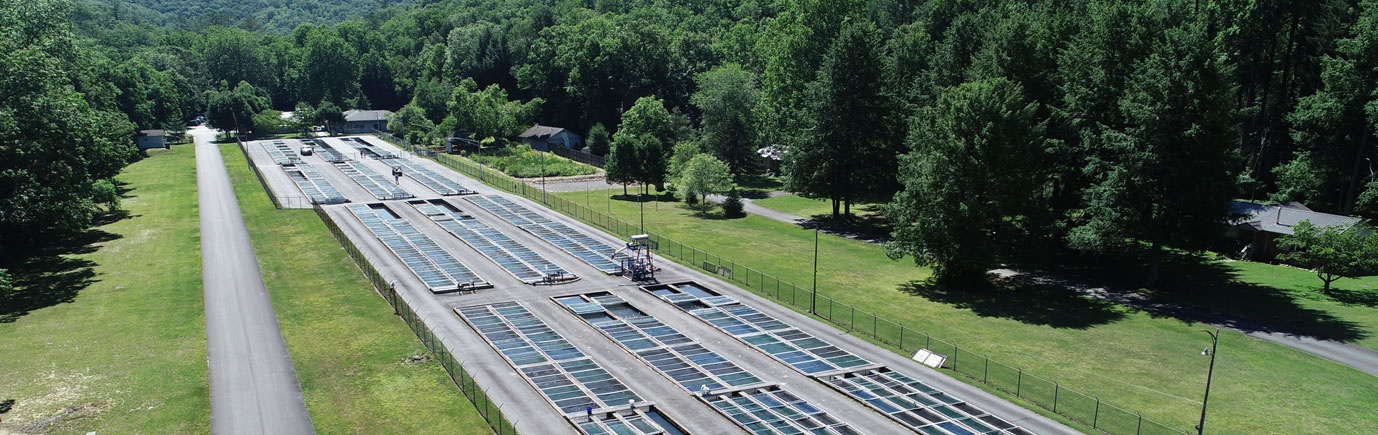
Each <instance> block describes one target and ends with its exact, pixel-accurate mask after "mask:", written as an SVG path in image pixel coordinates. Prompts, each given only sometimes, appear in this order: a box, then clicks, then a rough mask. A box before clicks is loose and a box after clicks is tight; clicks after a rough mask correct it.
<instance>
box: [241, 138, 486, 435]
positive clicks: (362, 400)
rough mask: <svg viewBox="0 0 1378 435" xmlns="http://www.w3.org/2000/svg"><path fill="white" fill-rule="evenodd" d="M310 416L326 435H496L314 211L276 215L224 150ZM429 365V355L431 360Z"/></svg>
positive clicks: (254, 182)
mask: <svg viewBox="0 0 1378 435" xmlns="http://www.w3.org/2000/svg"><path fill="white" fill-rule="evenodd" d="M220 149H221V154H222V155H223V156H224V158H225V162H226V166H227V167H228V169H229V173H230V179H231V180H232V181H233V182H234V187H235V196H237V197H238V198H239V206H240V208H241V210H242V211H243V214H244V223H245V225H247V226H248V229H249V235H250V238H251V239H252V240H253V245H254V252H255V253H256V254H257V255H258V263H259V267H260V268H261V269H262V272H263V281H264V282H265V283H266V284H267V286H268V293H269V296H270V297H271V298H272V301H273V310H274V311H275V312H276V314H277V319H278V324H279V325H280V326H281V328H282V336H283V338H284V339H285V340H286V342H287V350H288V351H289V352H290V353H291V355H292V363H293V365H294V366H295V367H296V370H297V377H298V379H299V380H300V382H301V387H302V393H303V394H304V395H305V397H306V408H307V411H309V412H310V414H311V421H312V422H313V423H315V425H316V431H317V432H321V433H344V432H349V433H471V434H478V433H492V431H491V430H490V429H489V428H488V425H487V423H485V422H484V421H483V418H482V417H480V416H479V414H478V412H477V411H476V410H475V409H474V407H473V405H472V404H471V403H469V401H468V400H466V399H465V398H464V396H463V395H462V394H461V393H460V392H459V390H458V389H457V387H455V385H454V384H453V383H452V382H451V381H450V378H449V377H448V375H446V373H445V370H444V368H442V367H441V366H440V363H439V362H436V361H435V360H429V359H428V360H426V361H423V362H410V361H408V360H407V359H408V357H410V356H411V355H428V353H427V350H426V348H425V346H423V345H422V344H421V342H419V341H417V339H416V336H415V335H413V334H412V331H411V330H410V329H408V327H407V325H406V324H405V323H403V322H402V321H401V320H400V319H399V318H397V317H396V316H394V315H393V314H392V308H390V307H389V306H388V304H387V302H386V301H384V300H383V299H382V298H381V297H379V296H378V294H377V293H376V292H375V291H374V290H373V287H372V286H371V285H370V284H369V283H368V281H367V280H366V279H365V278H364V276H363V274H362V273H361V272H360V271H359V269H358V267H357V266H355V265H354V263H353V262H352V261H351V260H350V259H349V256H348V255H347V254H346V253H345V252H344V249H342V248H341V247H340V244H339V242H337V241H335V239H334V238H333V237H332V236H331V235H330V231H329V230H328V229H326V227H325V225H324V224H323V223H322V222H321V220H320V218H319V217H318V216H317V215H316V213H315V212H314V211H312V210H278V209H275V208H273V205H272V203H271V202H269V201H268V198H267V196H265V195H264V193H263V188H262V187H261V186H260V185H259V183H258V180H257V179H256V178H255V176H254V173H253V172H252V170H251V169H249V166H248V162H247V160H245V159H244V155H243V154H242V153H241V152H240V151H239V149H238V148H237V147H236V146H235V145H223V146H221V148H220ZM428 356H429V355H428Z"/></svg>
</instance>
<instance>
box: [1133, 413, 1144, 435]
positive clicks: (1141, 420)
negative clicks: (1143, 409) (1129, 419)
mask: <svg viewBox="0 0 1378 435" xmlns="http://www.w3.org/2000/svg"><path fill="white" fill-rule="evenodd" d="M1143 430H1144V415H1143V414H1139V426H1138V427H1135V428H1134V435H1139V433H1140V432H1142V431H1143Z"/></svg>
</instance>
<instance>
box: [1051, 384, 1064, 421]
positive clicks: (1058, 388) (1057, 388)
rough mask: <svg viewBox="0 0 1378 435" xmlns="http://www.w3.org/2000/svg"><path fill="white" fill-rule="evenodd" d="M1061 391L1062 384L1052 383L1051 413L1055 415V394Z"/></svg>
mask: <svg viewBox="0 0 1378 435" xmlns="http://www.w3.org/2000/svg"><path fill="white" fill-rule="evenodd" d="M1061 390H1062V384H1059V383H1058V382H1057V381H1053V413H1054V414H1056V413H1057V393H1058V392H1059V391H1061Z"/></svg>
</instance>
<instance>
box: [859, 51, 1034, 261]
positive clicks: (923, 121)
mask: <svg viewBox="0 0 1378 435" xmlns="http://www.w3.org/2000/svg"><path fill="white" fill-rule="evenodd" d="M1037 110H1038V104H1037V103H1029V102H1028V100H1027V99H1026V98H1025V96H1024V93H1023V87H1022V86H1020V85H1019V84H1018V83H1015V82H1012V81H1009V80H1007V79H1004V78H996V79H987V80H983V81H979V82H968V83H964V84H962V85H961V86H958V87H956V88H953V89H951V90H949V91H948V92H945V93H944V94H943V95H942V97H941V98H939V99H938V102H937V105H936V106H935V107H932V108H928V109H924V110H923V111H921V112H920V114H919V115H918V116H916V117H915V118H914V125H913V127H912V128H910V130H909V131H910V136H909V141H908V145H909V147H910V148H911V149H912V151H910V152H909V153H908V154H905V155H904V156H903V157H902V158H901V163H900V176H899V179H900V181H901V182H902V183H903V184H904V189H903V190H901V191H900V192H899V193H898V194H896V195H895V197H894V199H893V200H892V201H891V202H890V204H889V205H888V206H887V207H886V210H885V213H886V216H889V217H890V218H891V219H894V220H895V221H896V222H899V224H897V225H896V228H895V231H894V236H895V240H894V241H893V242H891V243H890V244H889V245H888V252H889V255H890V256H891V257H892V258H899V257H900V256H903V255H910V256H913V257H914V261H915V262H916V263H919V264H924V265H930V266H933V268H934V270H935V272H936V276H937V277H938V279H940V280H967V279H972V278H980V277H983V276H984V274H985V271H986V267H987V266H988V265H990V264H991V263H992V261H993V260H994V259H995V255H996V247H995V244H996V243H997V242H1005V243H1009V242H1011V241H1013V240H1017V235H1018V234H1020V233H1022V232H1025V231H1028V228H1026V227H1025V226H1026V225H1028V222H1029V216H1030V215H1034V214H1038V213H1042V212H1043V211H1042V210H1040V209H1039V207H1038V204H1039V203H1040V202H1039V201H1038V199H1039V198H1040V197H1041V196H1042V195H1043V192H1044V188H1043V186H1044V184H1045V183H1046V182H1047V178H1046V175H1045V173H1046V169H1045V167H1044V165H1043V161H1044V154H1045V152H1046V151H1045V150H1044V147H1043V141H1044V139H1043V133H1044V129H1045V126H1044V124H1043V123H1042V122H1040V121H1039V120H1038V119H1036V118H1035V114H1036V112H1037Z"/></svg>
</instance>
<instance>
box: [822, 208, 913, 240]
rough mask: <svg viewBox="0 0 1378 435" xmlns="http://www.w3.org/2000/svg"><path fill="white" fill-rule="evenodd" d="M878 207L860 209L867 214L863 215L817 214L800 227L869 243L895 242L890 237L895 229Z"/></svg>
mask: <svg viewBox="0 0 1378 435" xmlns="http://www.w3.org/2000/svg"><path fill="white" fill-rule="evenodd" d="M872 207H875V208H872ZM878 207H880V206H879V205H868V206H865V207H863V208H860V210H862V211H866V212H867V213H865V214H861V215H844V216H837V217H833V215H832V214H829V213H823V214H816V215H813V216H810V217H809V219H808V220H805V221H801V222H799V226H800V227H803V228H804V229H814V228H818V229H819V230H820V231H823V232H825V233H828V234H833V235H837V236H842V237H846V238H849V239H853V240H860V241H863V242H867V243H886V242H889V241H891V240H894V239H893V238H892V237H890V233H891V231H892V230H893V228H892V227H891V226H890V221H889V220H887V219H885V216H884V215H882V214H881V213H880V212H879V209H878ZM868 208H872V209H868Z"/></svg>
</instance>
